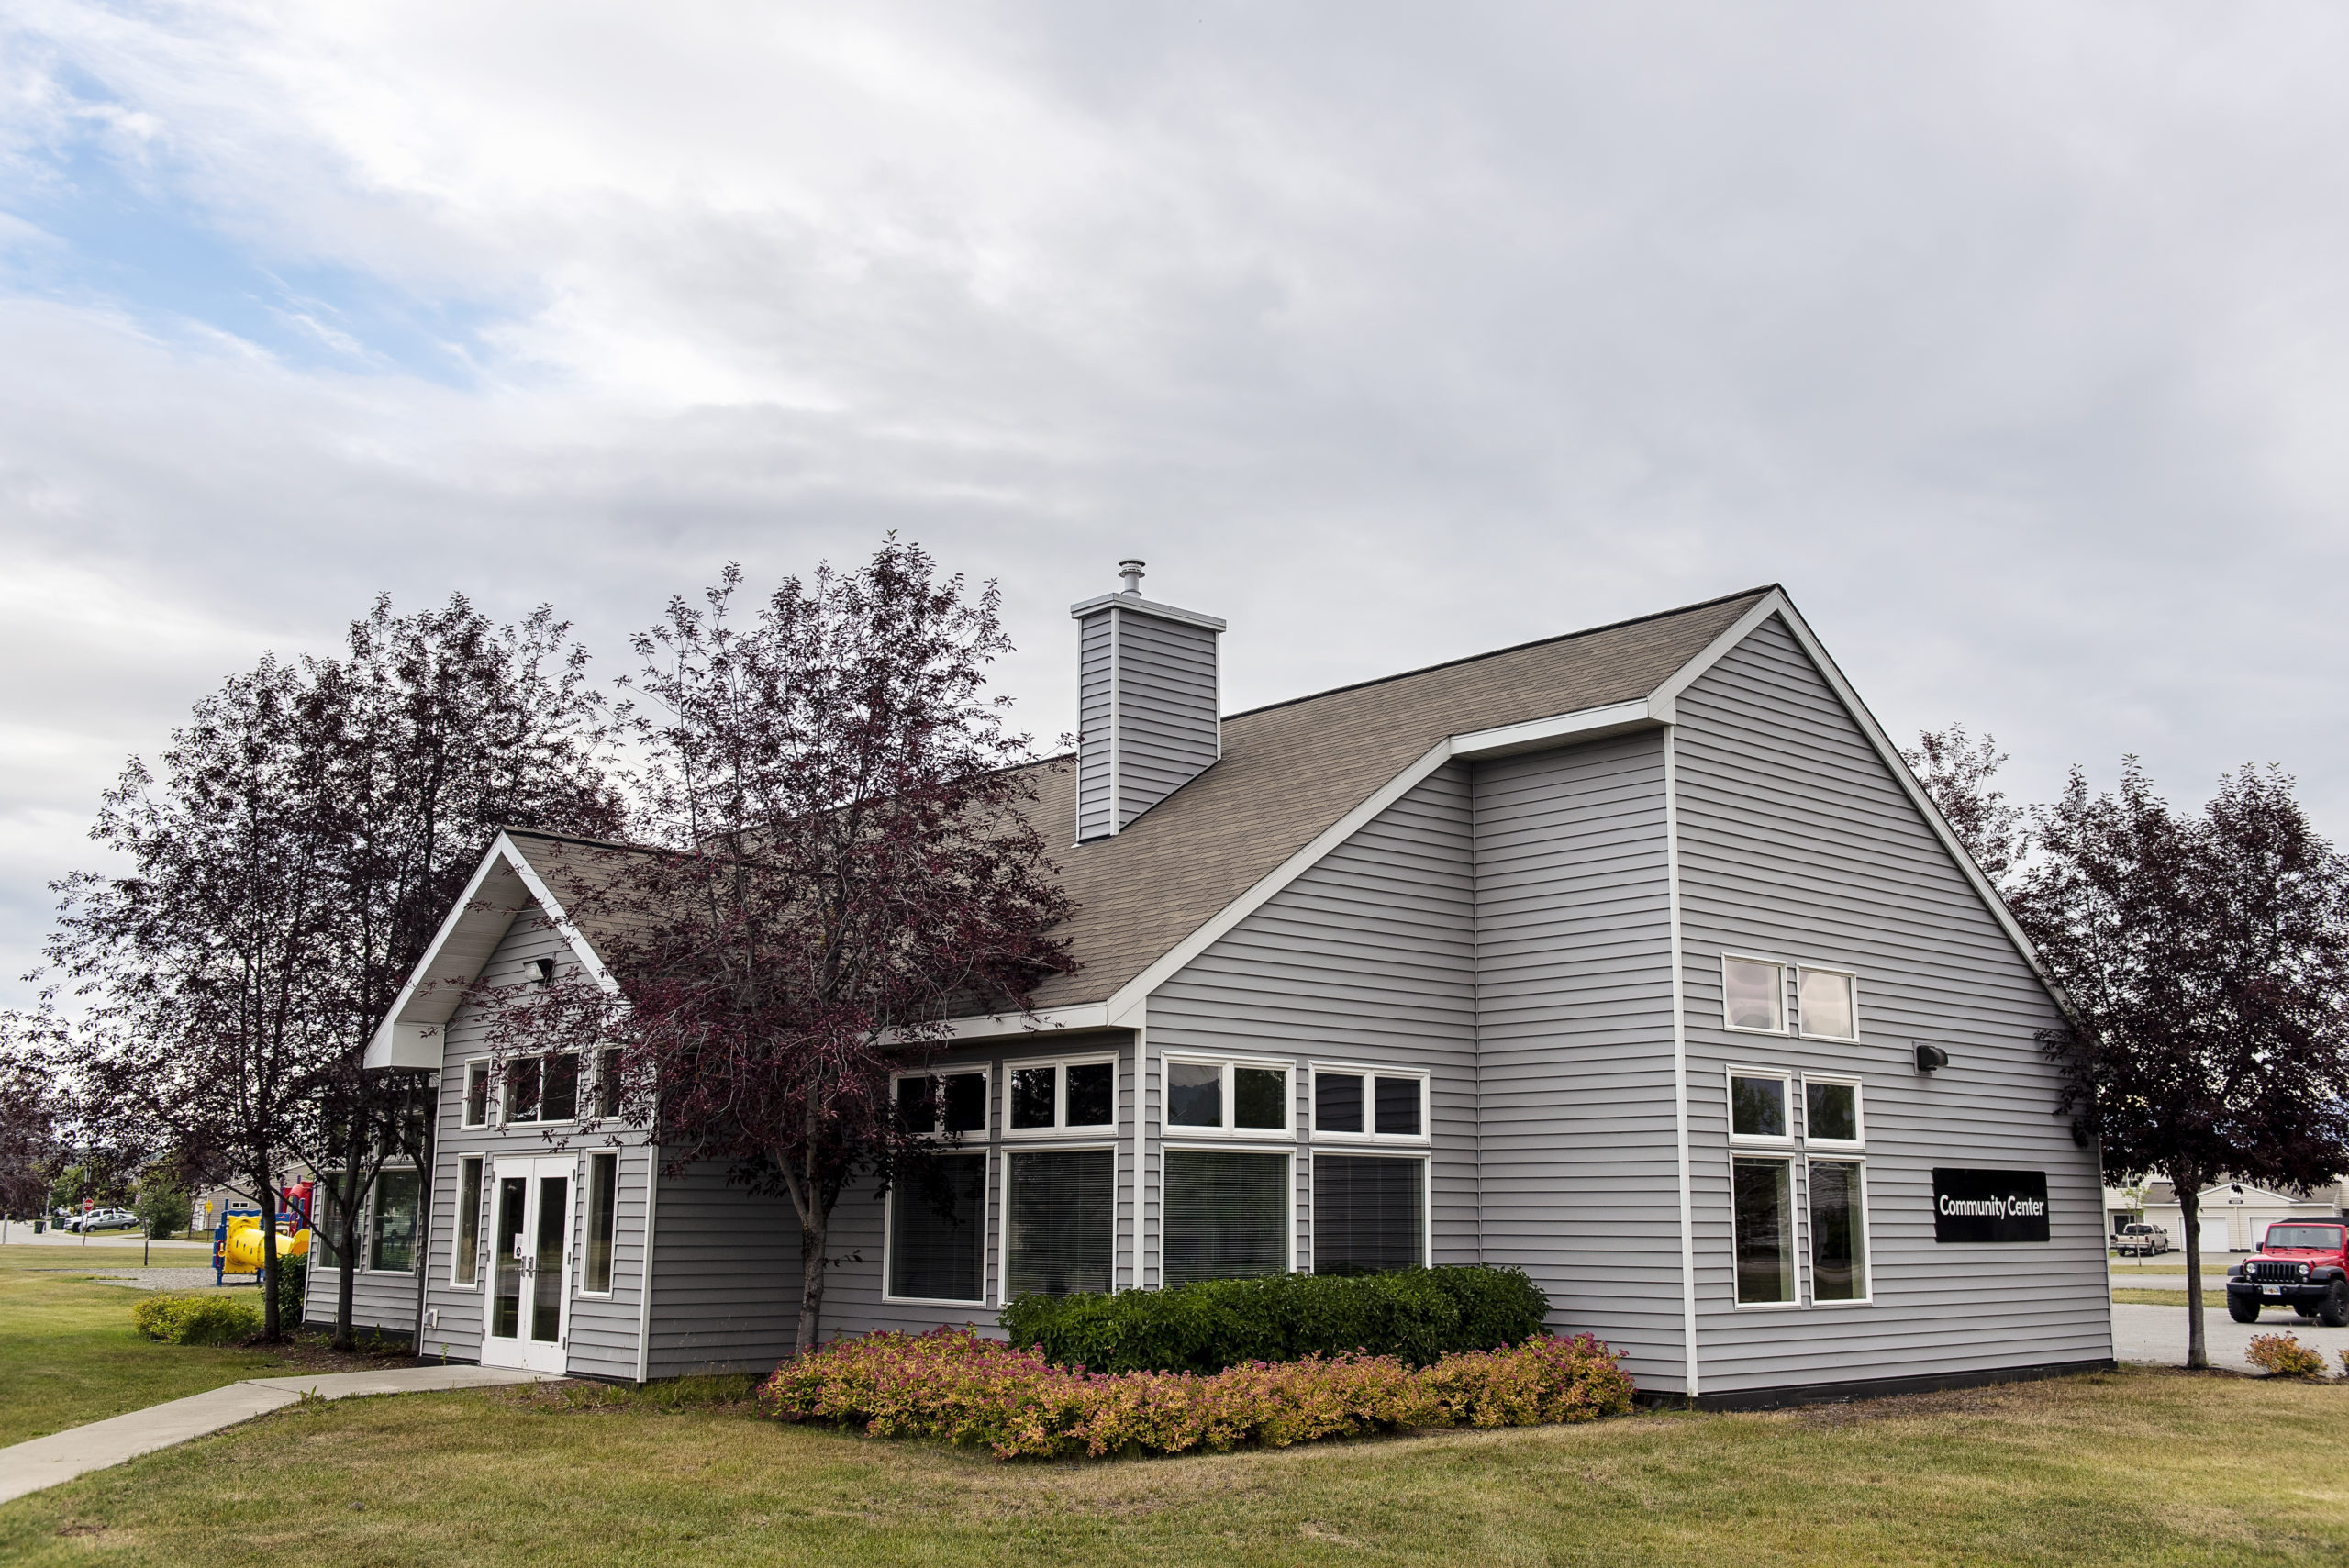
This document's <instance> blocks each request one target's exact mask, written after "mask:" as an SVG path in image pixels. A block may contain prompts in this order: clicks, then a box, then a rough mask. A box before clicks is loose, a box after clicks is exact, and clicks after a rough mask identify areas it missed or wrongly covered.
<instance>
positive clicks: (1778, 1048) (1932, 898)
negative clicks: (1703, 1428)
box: [1675, 619, 2112, 1394]
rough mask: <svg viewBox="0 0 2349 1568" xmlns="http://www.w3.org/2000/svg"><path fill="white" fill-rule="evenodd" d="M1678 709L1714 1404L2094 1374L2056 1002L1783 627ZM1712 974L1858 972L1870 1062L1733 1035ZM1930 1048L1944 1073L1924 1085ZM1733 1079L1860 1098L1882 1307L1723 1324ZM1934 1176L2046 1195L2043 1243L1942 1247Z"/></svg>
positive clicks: (2086, 1217)
mask: <svg viewBox="0 0 2349 1568" xmlns="http://www.w3.org/2000/svg"><path fill="white" fill-rule="evenodd" d="M1678 707H1679V725H1678V728H1677V731H1676V734H1675V748H1676V756H1675V766H1676V770H1677V775H1678V785H1679V793H1678V817H1679V831H1680V862H1681V868H1682V884H1681V900H1682V909H1683V917H1684V925H1683V934H1684V953H1685V958H1686V970H1685V976H1686V985H1687V1010H1688V1011H1687V1021H1688V1049H1689V1073H1690V1091H1689V1115H1690V1125H1691V1139H1692V1143H1691V1151H1692V1162H1693V1172H1694V1195H1695V1202H1696V1215H1697V1259H1698V1270H1697V1287H1698V1311H1699V1335H1698V1338H1699V1346H1700V1354H1701V1381H1702V1386H1703V1391H1704V1392H1705V1393H1707V1394H1727V1393H1733V1392H1736V1391H1738V1390H1742V1389H1754V1388H1764V1387H1771V1386H1787V1385H1803V1384H1815V1383H1830V1382H1841V1381H1848V1380H1855V1379H1864V1378H1870V1377H1890V1376H1912V1375H1923V1374H1934V1373H1966V1372H1978V1371H1987V1370H1993V1369H1997V1368H2001V1367H2019V1366H2028V1365H2034V1364H2043V1363H2050V1362H2080V1361H2097V1360H2102V1359H2106V1358H2109V1357H2110V1355H2111V1354H2112V1343H2111V1327H2110V1312H2109V1309H2108V1307H2107V1295H2106V1293H2107V1280H2106V1273H2105V1262H2104V1246H2103V1230H2104V1221H2103V1205H2102V1194H2101V1188H2100V1184H2099V1176H2098V1170H2097V1162H2096V1157H2095V1154H2094V1152H2093V1151H2084V1150H2081V1149H2078V1148H2076V1147H2075V1146H2074V1144H2073V1142H2072V1140H2071V1137H2070V1133H2069V1130H2068V1128H2067V1126H2066V1124H2065V1120H2064V1119H2063V1118H2060V1117H2058V1116H2057V1115H2056V1114H2055V1098H2056V1091H2057V1083H2056V1078H2055V1075H2054V1071H2053V1069H2052V1068H2051V1067H2050V1066H2049V1065H2048V1063H2047V1062H2045V1061H2044V1059H2043V1057H2042V1055H2041V1052H2040V1048H2039V1047H2038V1045H2037V1044H2036V1042H2035V1041H2034V1039H2033V1036H2034V1034H2035V1033H2036V1032H2037V1031H2039V1030H2041V1029H2047V1028H2050V1027H2053V1026H2054V1025H2056V1024H2057V1023H2058V1021H2059V1016H2058V1014H2057V1012H2056V1009H2055V1007H2054V1004H2053V1002H2052V1001H2051V1000H2050V998H2049V997H2048V995H2047V994H2046V992H2045V991H2044V989H2043V987H2042V986H2041V985H2040V984H2039V982H2038V981H2037V979H2036V978H2035V977H2034V976H2033V974H2032V972H2031V970H2030V968H2029V967H2028V965H2027V964H2026V963H2025V962H2024V961H2023V959H2022V957H2021V954H2020V953H2019V952H2018V951H2016V950H2015V948H2014V946H2013V944H2012V943H2011V942H2010V941H2009V939H2008V937H2007V936H2006V935H2005V933H2004V932H2003V931H2002V930H2001V929H2000V928H1999V927H1998V924H1997V922H1996V920H1995V919H1994V917H1993V916H1992V914H1991V912H1990V910H1989V909H1988V907H1987V906H1986V905H1985V904H1984V902H1983V901H1982V899H1981V898H1980V897H1979V896H1978V895H1976V892H1975V891H1974V889H1973V888H1972V886H1971V885H1970V884H1968V882H1967V881H1966V880H1965V876H1964V875H1963V873H1961V872H1960V870H1959V868H1958V866H1957V865H1956V863H1955V862H1954V861H1953V859H1952V858H1951V857H1950V855H1949V854H1948V852H1947V851H1945V850H1944V849H1943V846H1942V844H1941V842H1940V841H1939V840H1938V839H1937V838H1936V837H1935V835H1934V834H1933V833H1932V829H1931V828H1930V827H1929V826H1928V825H1927V823H1926V821H1925V820H1924V818H1923V817H1922V815H1921V814H1920V812H1919V811H1918V810H1917V808H1916V806H1915V805H1914V804H1913V803H1912V802H1911V801H1910V799H1909V797H1908V795H1906V793H1905V792H1904V791H1903V790H1902V788H1901V787H1900V785H1899V784H1898V781H1897V779H1896V778H1895V777H1894V775H1893V774H1892V773H1891V771H1890V770H1889V769H1888V768H1887V766H1886V764H1885V763H1884V762H1883V761H1882V759H1881V758H1879V757H1878V756H1877V755H1876V751H1874V749H1873V748H1872V747H1871V746H1870V745H1869V743H1868V741H1867V740H1866V739H1865V736H1864V735H1863V734H1862V732H1861V730H1860V728H1859V727H1858V725H1857V724H1856V723H1855V722H1854V719H1853V717H1852V716H1851V715H1850V714H1849V713H1848V712H1846V711H1845V710H1844V708H1843V707H1842V705H1841V704H1840V702H1838V700H1837V699H1836V697H1835V695H1834V694H1833V692H1832V690H1831V688H1830V687H1829V685H1828V684H1827V682H1826V681H1825V679H1824V678H1823V677H1822V676H1821V675H1820V672H1819V671H1818V669H1817V668H1816V667H1815V666H1813V665H1812V664H1811V662H1809V658H1808V657H1807V656H1806V655H1805V654H1804V653H1803V651H1802V650H1801V648H1800V646H1799V645H1798V643H1797V642H1796V641H1795V639H1794V638H1793V636H1792V634H1791V633H1789V632H1788V631H1787V629H1786V628H1785V627H1784V626H1783V625H1781V624H1780V623H1779V622H1778V621H1776V620H1775V619H1773V620H1771V621H1768V622H1765V624H1764V625H1763V626H1762V627H1761V628H1757V629H1756V630H1755V631H1754V632H1753V635H1752V636H1750V637H1749V638H1747V639H1746V640H1745V641H1744V642H1743V643H1742V644H1741V645H1739V646H1738V647H1737V648H1736V649H1734V650H1732V651H1731V652H1730V653H1729V654H1728V656H1726V657H1725V658H1724V659H1722V660H1721V662H1720V663H1719V664H1717V665H1716V666H1715V667H1714V668H1713V669H1712V670H1710V671H1709V672H1708V673H1706V674H1705V675H1704V676H1703V677H1702V678H1701V679H1700V680H1698V682H1697V683H1696V684H1694V685H1693V686H1691V687H1690V688H1689V689H1688V690H1687V692H1686V693H1684V694H1683V695H1681V697H1680V699H1679V705H1678ZM1724 951H1731V952H1740V953H1748V954H1753V955H1755V956H1759V957H1764V958H1776V959H1780V960H1783V961H1785V962H1789V963H1796V962H1806V961H1807V962H1811V963H1814V964H1816V965H1819V966H1820V967H1834V968H1845V969H1854V970H1856V971H1857V972H1858V973H1859V999H1860V1029H1861V1039H1860V1040H1859V1041H1858V1042H1857V1043H1850V1042H1837V1041H1828V1040H1802V1039H1799V1038H1798V1037H1796V1036H1793V1035H1784V1036H1771V1035H1760V1034H1752V1033H1732V1032H1731V1031H1729V1030H1728V1029H1725V1028H1724V1027H1723V1026H1722V1018H1721V987H1720V958H1721V954H1722V953H1723V952H1724ZM1920 1040H1922V1041H1928V1042H1931V1043H1933V1044H1936V1045H1940V1046H1942V1047H1943V1048H1944V1049H1946V1050H1947V1051H1949V1053H1950V1056H1951V1059H1952V1060H1951V1064H1950V1066H1949V1067H1947V1068H1945V1069H1943V1071H1941V1072H1940V1073H1935V1074H1932V1075H1925V1074H1920V1073H1917V1072H1916V1071H1915V1065H1914V1057H1913V1051H1912V1047H1913V1043H1914V1042H1916V1041H1920ZM1732 1063H1734V1064H1738V1065H1746V1066H1754V1067H1786V1068H1790V1069H1795V1070H1807V1071H1812V1072H1820V1073H1856V1074H1857V1075H1858V1076H1859V1077H1860V1078H1861V1079H1862V1081H1863V1094H1864V1100H1863V1106H1864V1113H1865V1134H1866V1147H1865V1158H1866V1162H1867V1166H1866V1193H1867V1200H1868V1214H1869V1218H1868V1233H1869V1240H1870V1250H1871V1254H1872V1255H1871V1259H1870V1262H1871V1267H1872V1272H1873V1274H1874V1285H1875V1300H1874V1301H1873V1302H1872V1303H1870V1304H1866V1305H1856V1306H1842V1305H1833V1306H1817V1307H1796V1308H1784V1307H1764V1308H1754V1307H1747V1308H1742V1309H1741V1308H1739V1307H1737V1306H1736V1305H1735V1289H1734V1280H1733V1275H1732V1263H1731V1257H1732V1254H1731V1208H1730V1201H1729V1193H1730V1185H1729V1162H1730V1159H1731V1149H1730V1144H1729V1129H1728V1125H1727V1113H1726V1106H1727V1084H1726V1070H1727V1068H1728V1067H1729V1066H1730V1065H1731V1064H1732ZM1822 1152H1823V1151H1822ZM1936 1165H1957V1166H1978V1167H1992V1168H2006V1169H2023V1170H2041V1171H2044V1172H2045V1173H2047V1182H2048V1193H2049V1197H2050V1200H2051V1201H2050V1207H2051V1214H2050V1228H2051V1231H2052V1234H2053V1237H2054V1239H2053V1240H2051V1241H2049V1242H2048V1243H2046V1244H2043V1245H2022V1246H1997V1247H1992V1246H1965V1247H1960V1246H1950V1247H1941V1246H1936V1245H1935V1244H1934V1242H1933V1223H1932V1167H1934V1166H1936ZM1798 1171H1799V1166H1798ZM1797 1218H1798V1227H1799V1226H1801V1225H1802V1224H1803V1223H1804V1222H1805V1221H1804V1217H1803V1216H1802V1214H1801V1210H1800V1205H1799V1203H1798V1207H1797ZM1799 1255H1800V1252H1799V1250H1798V1256H1799ZM1805 1273H1806V1276H1807V1270H1806V1271H1805Z"/></svg>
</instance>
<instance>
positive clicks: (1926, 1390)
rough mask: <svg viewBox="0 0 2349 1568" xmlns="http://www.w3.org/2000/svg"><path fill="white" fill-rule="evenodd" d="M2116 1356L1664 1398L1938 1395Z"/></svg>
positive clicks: (1743, 1406) (1727, 1403)
mask: <svg viewBox="0 0 2349 1568" xmlns="http://www.w3.org/2000/svg"><path fill="white" fill-rule="evenodd" d="M2113 1367H2114V1363H2113V1362H2111V1361H2110V1360H2105V1361H2085V1362H2040V1363H2038V1364H2037V1365H2034V1366H2000V1367H1989V1368H1986V1369H1983V1370H1980V1371H1976V1372H1933V1373H1921V1374H1920V1375H1918V1376H1914V1377H1869V1378H1862V1379H1859V1380H1857V1381H1855V1382H1851V1383H1799V1384H1796V1385H1792V1386H1790V1387H1786V1388H1741V1389H1738V1390H1736V1391H1735V1392H1733V1393H1729V1394H1700V1395H1698V1396H1697V1397H1696V1398H1695V1399H1694V1400H1687V1399H1683V1398H1680V1397H1678V1396H1674V1395H1669V1394H1667V1395H1664V1396H1662V1398H1661V1400H1660V1403H1663V1404H1666V1405H1678V1406H1682V1407H1686V1406H1688V1405H1691V1404H1693V1405H1694V1406H1695V1407H1696V1408H1698V1409H1699V1410H1775V1409H1779V1408H1782V1407H1786V1406H1789V1405H1827V1404H1842V1403H1846V1402H1848V1401H1851V1400H1854V1399H1886V1398H1890V1397H1892V1396H1896V1395H1901V1394H1933V1393H1938V1392H1940V1391H1941V1390H1943V1389H1945V1388H1985V1387H1987V1386H1989V1385H1992V1384H1998V1383H2033V1382H2037V1381H2038V1380H2040V1379H2042V1378H2048V1377H2076V1376H2078V1375H2079V1374H2080V1373H2089V1372H2110V1371H2112V1370H2113Z"/></svg>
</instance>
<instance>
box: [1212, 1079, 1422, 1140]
mask: <svg viewBox="0 0 2349 1568" xmlns="http://www.w3.org/2000/svg"><path fill="white" fill-rule="evenodd" d="M1322 1073H1330V1074H1332V1075H1334V1076H1340V1077H1349V1078H1351V1077H1359V1078H1362V1079H1364V1084H1363V1089H1364V1094H1363V1103H1362V1111H1363V1125H1364V1128H1365V1129H1370V1128H1375V1127H1376V1126H1377V1125H1378V1110H1377V1103H1376V1102H1377V1095H1376V1093H1375V1085H1374V1084H1371V1083H1370V1082H1369V1080H1371V1079H1374V1078H1415V1079H1417V1080H1419V1131H1417V1132H1373V1131H1369V1130H1364V1131H1362V1132H1324V1131H1322V1130H1321V1098H1320V1095H1321V1090H1320V1084H1321V1074H1322ZM1306 1092H1307V1093H1308V1095H1311V1096H1312V1098H1311V1100H1310V1102H1309V1103H1310V1105H1311V1106H1312V1116H1313V1141H1314V1142H1316V1143H1331V1144H1349V1143H1350V1144H1356V1145H1364V1146H1367V1145H1373V1144H1375V1145H1378V1146H1380V1147H1383V1148H1388V1149H1425V1148H1427V1147H1428V1146H1429V1145H1430V1144H1431V1143H1432V1142H1433V1141H1434V1138H1433V1132H1434V1127H1435V1118H1434V1115H1433V1110H1434V1107H1433V1106H1431V1103H1430V1102H1431V1099H1432V1098H1433V1095H1432V1093H1431V1090H1430V1088H1429V1086H1428V1074H1427V1073H1426V1072H1424V1071H1422V1070H1420V1069H1418V1068H1412V1067H1374V1066H1369V1065H1367V1064H1365V1063H1363V1062H1310V1063H1308V1067H1307V1081H1306ZM1291 1098H1292V1099H1294V1098H1295V1095H1294V1092H1293V1091H1292V1094H1291ZM1293 1114H1294V1112H1292V1115H1293ZM1251 1130H1253V1129H1251Z"/></svg>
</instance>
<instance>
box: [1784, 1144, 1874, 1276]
mask: <svg viewBox="0 0 2349 1568" xmlns="http://www.w3.org/2000/svg"><path fill="white" fill-rule="evenodd" d="M1815 1161H1816V1162H1817V1163H1819V1164H1823V1165H1857V1166H1858V1167H1859V1168H1860V1274H1861V1278H1862V1279H1863V1280H1865V1282H1866V1284H1867V1289H1866V1290H1865V1292H1864V1293H1862V1294H1861V1295H1859V1296H1854V1297H1852V1298H1851V1299H1850V1300H1849V1301H1820V1300H1819V1299H1818V1284H1817V1282H1816V1281H1815V1280H1813V1279H1812V1278H1811V1275H1810V1265H1811V1258H1810V1167H1811V1165H1812V1164H1813V1162H1814V1157H1812V1156H1808V1155H1806V1156H1805V1157H1804V1160H1803V1172H1802V1229H1803V1247H1802V1269H1803V1281H1802V1284H1803V1290H1802V1294H1803V1298H1804V1304H1805V1305H1806V1306H1809V1307H1820V1308H1822V1309H1824V1310H1827V1311H1833V1310H1835V1309H1836V1308H1838V1307H1873V1306H1875V1305H1876V1237H1875V1236H1874V1234H1872V1232H1871V1227H1872V1226H1873V1225H1874V1224H1875V1220H1876V1213H1875V1209H1876V1206H1875V1205H1874V1204H1872V1203H1870V1202H1869V1201H1868V1162H1867V1160H1866V1158H1865V1156H1862V1155H1859V1154H1842V1153H1821V1154H1820V1155H1818V1156H1816V1157H1815Z"/></svg>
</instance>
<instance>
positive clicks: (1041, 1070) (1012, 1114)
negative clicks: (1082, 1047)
mask: <svg viewBox="0 0 2349 1568" xmlns="http://www.w3.org/2000/svg"><path fill="white" fill-rule="evenodd" d="M1009 1071H1010V1084H1011V1093H1010V1095H1009V1097H1008V1101H1007V1103H1006V1105H1005V1106H1004V1125H1005V1126H1006V1127H1007V1128H1008V1129H1010V1130H1011V1131H1013V1132H1055V1131H1062V1130H1067V1129H1078V1128H1084V1129H1101V1128H1105V1127H1114V1126H1116V1125H1117V1121H1118V1064H1117V1063H1116V1062H1022V1063H1021V1064H1020V1065H1019V1066H1017V1067H1013V1068H1011V1069H1010V1070H1009Z"/></svg>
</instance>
